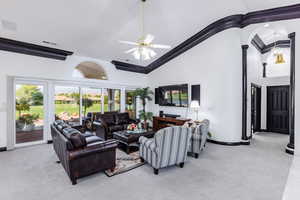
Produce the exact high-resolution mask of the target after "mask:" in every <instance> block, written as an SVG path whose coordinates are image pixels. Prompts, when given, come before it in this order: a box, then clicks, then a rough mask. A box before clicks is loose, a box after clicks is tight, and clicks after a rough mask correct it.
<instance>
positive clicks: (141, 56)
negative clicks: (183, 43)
mask: <svg viewBox="0 0 300 200" xmlns="http://www.w3.org/2000/svg"><path fill="white" fill-rule="evenodd" d="M141 1H142V6H141V32H142V37H141V38H140V39H139V40H138V41H137V42H130V41H119V42H120V43H123V44H129V45H134V46H135V47H134V48H131V49H129V50H127V51H125V53H127V54H129V53H131V54H132V55H133V56H134V58H135V59H137V60H150V59H151V58H153V57H155V56H156V55H157V53H156V52H155V51H154V50H153V49H170V48H171V46H169V45H162V44H153V43H152V42H153V40H154V38H155V37H154V36H153V35H151V34H147V35H145V34H144V27H145V26H144V24H145V20H144V9H145V2H146V0H141Z"/></svg>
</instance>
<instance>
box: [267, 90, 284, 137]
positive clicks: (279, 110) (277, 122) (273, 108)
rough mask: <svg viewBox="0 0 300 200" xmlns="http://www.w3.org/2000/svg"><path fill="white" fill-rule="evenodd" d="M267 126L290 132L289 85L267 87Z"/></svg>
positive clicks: (277, 130)
mask: <svg viewBox="0 0 300 200" xmlns="http://www.w3.org/2000/svg"><path fill="white" fill-rule="evenodd" d="M267 128H268V131H271V132H276V133H285V134H289V86H269V87H267Z"/></svg>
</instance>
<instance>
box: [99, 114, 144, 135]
mask: <svg viewBox="0 0 300 200" xmlns="http://www.w3.org/2000/svg"><path fill="white" fill-rule="evenodd" d="M138 123H139V121H138V120H135V119H131V118H130V117H129V114H128V113H126V112H124V113H104V114H97V115H96V117H95V120H94V122H93V126H94V127H95V129H96V135H97V136H99V137H101V138H103V139H104V140H107V139H111V138H112V135H113V132H116V131H123V130H126V129H127V127H128V125H129V124H138Z"/></svg>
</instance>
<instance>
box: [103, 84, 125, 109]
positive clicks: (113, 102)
mask: <svg viewBox="0 0 300 200" xmlns="http://www.w3.org/2000/svg"><path fill="white" fill-rule="evenodd" d="M103 96H104V98H103V99H104V112H120V110H121V106H120V99H121V90H119V89H103Z"/></svg>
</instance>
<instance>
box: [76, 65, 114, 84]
mask: <svg viewBox="0 0 300 200" xmlns="http://www.w3.org/2000/svg"><path fill="white" fill-rule="evenodd" d="M73 77H75V78H86V79H96V80H108V76H107V73H106V71H105V69H104V68H103V67H102V66H101V65H99V64H98V63H96V62H92V61H85V62H81V63H80V64H78V65H77V66H76V67H75V69H74V71H73Z"/></svg>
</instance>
